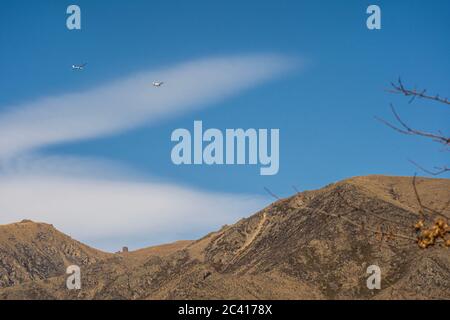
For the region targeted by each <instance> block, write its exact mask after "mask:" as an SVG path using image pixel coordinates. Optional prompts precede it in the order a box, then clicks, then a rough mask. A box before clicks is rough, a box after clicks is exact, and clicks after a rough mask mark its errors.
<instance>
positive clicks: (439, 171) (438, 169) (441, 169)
mask: <svg viewBox="0 0 450 320" xmlns="http://www.w3.org/2000/svg"><path fill="white" fill-rule="evenodd" d="M408 161H409V162H411V163H412V164H413V165H415V166H416V167H417V168H419V169H420V170H422V171H423V172H425V173H428V174H430V175H432V176H438V175H440V174H443V173H444V172H447V171H450V168H448V167H447V166H444V167H435V169H436V171H431V170H428V169H426V168H424V167H422V166H420V165H419V164H417V162H415V161H413V160H408Z"/></svg>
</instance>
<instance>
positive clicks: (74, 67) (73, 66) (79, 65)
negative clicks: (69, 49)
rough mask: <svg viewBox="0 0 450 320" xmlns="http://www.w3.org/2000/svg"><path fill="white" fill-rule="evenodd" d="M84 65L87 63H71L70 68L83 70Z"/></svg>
mask: <svg viewBox="0 0 450 320" xmlns="http://www.w3.org/2000/svg"><path fill="white" fill-rule="evenodd" d="M86 65H87V63H83V64H73V65H72V70H83V69H84V67H85V66H86Z"/></svg>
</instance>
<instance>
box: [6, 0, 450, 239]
mask: <svg viewBox="0 0 450 320" xmlns="http://www.w3.org/2000/svg"><path fill="white" fill-rule="evenodd" d="M72 3H73V4H77V5H79V6H80V7H81V11H82V30H80V31H69V30H67V28H66V25H65V20H66V18H67V15H66V14H65V11H66V8H67V6H68V5H70V4H72ZM369 4H377V5H379V6H380V7H381V10H382V29H381V30H375V31H370V30H368V29H367V28H366V24H365V21H366V18H367V14H366V13H365V11H366V8H367V6H368V5H369ZM449 31H450V3H449V2H448V1H444V0H442V1H439V0H436V1H428V2H426V1H416V0H414V1H376V2H367V1H359V0H358V1H357V0H355V1H353V0H349V1H345V2H344V1H261V0H258V1H245V3H243V1H190V2H186V1H137V0H133V1H128V2H127V1H98V0H96V1H92V0H90V1H82V0H79V1H74V2H68V1H39V2H30V1H3V2H2V6H1V9H0V43H1V50H0V70H1V72H0V91H1V92H2V93H1V95H0V119H1V116H2V115H3V114H5V113H7V112H8V111H10V110H12V109H14V108H16V106H21V105H23V104H27V103H31V102H33V101H36V100H39V99H42V98H45V97H52V96H58V95H62V94H67V93H76V92H84V91H86V90H91V89H93V88H96V87H99V86H101V85H103V84H105V83H109V82H111V81H115V80H120V79H123V78H126V77H129V76H130V75H133V74H135V73H138V72H142V71H144V70H145V71H147V70H160V69H161V68H162V69H163V70H164V68H170V67H172V66H176V65H178V64H180V63H181V64H182V63H185V62H189V61H197V60H201V59H209V58H215V57H228V56H230V57H236V56H253V55H256V56H258V55H279V56H283V57H288V58H292V59H297V60H298V61H300V62H301V63H300V64H301V66H300V67H297V68H295V67H293V68H292V70H289V71H288V72H285V73H283V74H282V75H277V76H274V77H273V78H271V79H269V80H267V81H263V82H261V83H259V84H258V85H255V86H252V87H249V88H246V89H245V90H241V91H239V92H237V93H236V94H233V95H230V96H227V97H226V98H223V99H217V100H214V101H207V102H202V105H204V106H202V108H192V109H190V110H188V111H186V112H180V113H176V112H175V113H174V114H171V116H170V117H163V118H161V119H158V120H157V121H152V122H151V123H142V124H140V125H135V126H132V127H130V128H129V129H128V130H121V131H120V132H114V133H111V134H107V135H101V136H94V137H92V138H89V139H84V140H79V141H65V142H62V143H58V144H56V145H54V144H49V145H45V146H43V147H41V148H39V150H38V152H39V155H40V156H42V157H52V156H65V157H77V158H89V159H92V158H94V159H103V160H107V161H108V162H114V163H115V164H117V165H119V164H120V166H123V167H126V168H129V169H132V170H133V171H134V172H135V173H134V175H135V176H138V177H139V178H142V177H144V178H145V177H148V178H149V179H150V178H151V179H157V180H159V181H164V182H165V183H170V184H174V185H181V186H184V187H186V188H193V189H195V190H203V191H207V192H216V193H226V194H230V193H231V194H238V195H250V196H255V197H258V196H261V197H266V196H267V195H266V194H265V191H264V190H263V187H264V186H267V187H269V188H270V189H271V190H272V191H273V192H274V193H276V194H278V195H280V196H288V195H290V194H292V192H293V190H292V185H295V186H296V187H297V188H298V189H300V190H305V189H314V188H319V187H321V186H323V185H326V184H328V183H330V182H334V181H337V180H340V179H343V178H346V177H350V176H356V175H367V174H387V175H412V174H414V172H416V171H417V169H416V168H415V167H414V166H412V165H411V164H410V163H408V161H407V159H414V160H416V161H417V162H419V163H421V164H422V165H424V166H428V167H433V166H435V165H442V164H445V163H446V160H447V158H448V155H446V154H445V153H444V152H442V151H441V149H442V148H441V147H440V146H439V145H437V144H433V143H430V142H429V141H427V140H424V139H420V138H415V137H408V136H403V135H399V134H397V133H395V132H393V131H392V130H390V129H388V128H386V127H385V126H383V125H382V124H380V123H379V122H377V121H376V120H375V119H374V116H380V117H383V118H386V119H391V114H390V111H389V103H391V102H392V103H394V104H395V105H396V107H397V109H398V111H399V112H400V114H401V115H402V117H403V118H404V119H405V120H406V121H407V122H408V123H410V124H411V125H414V126H416V127H418V128H422V129H427V130H433V129H442V130H444V131H445V130H447V132H448V130H449V129H450V127H449V123H448V112H449V110H448V108H447V109H446V108H445V106H442V105H439V104H433V103H429V102H426V101H416V102H414V103H413V104H411V105H409V104H408V103H407V99H406V98H403V97H399V96H393V95H392V94H389V93H387V92H386V91H385V89H387V88H388V87H389V83H390V81H395V80H396V79H397V78H398V77H399V76H401V77H402V79H403V80H404V82H405V83H407V84H411V86H414V85H417V86H418V87H420V88H427V89H428V90H429V92H430V93H440V94H441V95H446V94H447V95H450V92H449V81H450V79H449V74H450V60H449V58H448V57H449V56H450V42H449V41H448V37H449ZM83 62H87V63H88V65H87V68H86V70H84V71H83V72H73V71H72V70H71V68H70V66H71V65H72V64H74V63H83ZM162 76H163V75H162ZM197 85H198V86H202V85H203V83H202V79H201V78H199V79H198V83H197ZM163 89H167V90H170V88H163ZM125 107H128V106H125ZM194 120H202V121H203V125H204V127H208V128H219V129H225V128H279V129H280V171H279V173H278V174H277V175H275V176H260V175H259V166H175V165H173V164H172V162H171V159H170V152H171V149H172V147H173V145H174V144H173V143H172V142H171V141H170V135H171V132H172V131H173V130H174V129H176V128H188V129H190V130H192V126H193V121H194ZM265 201H267V199H266V200H265ZM250 213H251V212H248V214H250ZM12 218H14V217H12ZM12 218H11V219H12ZM230 219H231V218H230ZM17 220H18V219H17ZM1 222H4V221H1ZM49 222H51V221H49ZM230 222H232V221H230ZM209 227H210V226H209V225H208V226H205V228H204V229H202V228H200V229H198V228H196V227H194V226H193V227H192V228H191V229H190V230H184V231H180V233H179V234H174V235H173V236H172V235H169V236H168V235H161V236H159V237H155V238H154V239H153V238H152V240H151V241H150V242H158V241H161V242H162V241H166V240H172V238H174V239H175V238H177V237H180V236H183V237H194V236H197V235H198V233H200V232H203V231H204V230H206V229H207V228H209ZM74 232H75V231H74ZM75 233H76V232H75ZM130 239H131V238H130ZM141 240H142V239H141ZM141 240H139V241H138V240H136V242H133V241H134V240H130V242H132V243H136V244H137V243H139V244H140V243H141V242H145V241H144V240H142V241H141ZM105 241H106V240H105ZM91 242H92V243H94V244H99V243H101V245H103V243H102V242H101V241H100V240H99V241H98V242H95V241H91ZM105 243H106V242H105ZM114 245H115V244H114ZM104 247H105V248H109V244H104Z"/></svg>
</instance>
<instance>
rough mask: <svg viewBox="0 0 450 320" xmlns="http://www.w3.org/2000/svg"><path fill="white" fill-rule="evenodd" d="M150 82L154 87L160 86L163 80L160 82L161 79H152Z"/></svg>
mask: <svg viewBox="0 0 450 320" xmlns="http://www.w3.org/2000/svg"><path fill="white" fill-rule="evenodd" d="M152 84H153V86H154V87H161V86H162V85H163V84H164V82H162V81H153V82H152Z"/></svg>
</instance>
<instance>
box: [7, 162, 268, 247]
mask: <svg viewBox="0 0 450 320" xmlns="http://www.w3.org/2000/svg"><path fill="white" fill-rule="evenodd" d="M24 162H26V165H24ZM19 163H20V164H18V165H11V166H9V167H8V170H3V172H1V173H0V195H1V196H0V212H1V214H0V224H5V223H10V222H12V221H18V220H21V219H25V218H26V219H32V220H34V221H43V222H48V223H52V224H54V225H55V227H57V228H58V229H60V230H62V231H63V232H66V233H68V234H70V235H71V236H72V237H74V238H76V239H77V240H81V241H83V242H85V243H88V244H90V245H92V246H94V247H97V248H101V249H104V250H109V251H113V250H115V249H119V248H121V246H122V245H129V246H130V247H131V248H136V247H138V246H143V245H148V244H155V243H161V242H165V241H174V240H179V239H180V237H185V236H190V237H199V236H201V235H203V234H204V233H206V232H209V231H212V230H214V229H217V228H219V227H220V226H222V225H223V224H229V223H233V222H235V221H236V220H238V219H239V218H242V217H244V216H248V215H249V214H251V213H253V212H255V211H256V210H258V209H260V208H261V207H262V206H263V205H265V204H267V199H264V198H263V197H259V196H254V195H237V194H227V193H215V192H206V191H201V190H197V189H193V188H191V187H186V186H181V185H176V184H171V183H164V182H161V181H151V180H148V179H147V180H146V181H141V180H134V179H130V178H126V176H127V174H124V175H122V177H121V178H119V177H120V170H118V169H117V168H115V169H113V170H112V171H111V172H112V173H114V174H113V175H104V174H103V173H105V172H106V170H107V169H105V168H110V169H111V168H112V167H111V166H110V164H108V163H106V164H105V165H102V162H101V161H99V160H96V161H95V162H92V163H91V162H90V161H88V160H86V159H78V158H65V157H52V158H46V157H43V158H42V157H38V156H33V157H28V158H27V160H26V161H24V160H20V161H19ZM49 163H51V164H52V166H54V167H55V168H57V169H56V170H54V171H50V170H48V164H49ZM96 168H101V169H102V172H103V173H101V174H99V172H98V171H96ZM94 171H95V173H94Z"/></svg>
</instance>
